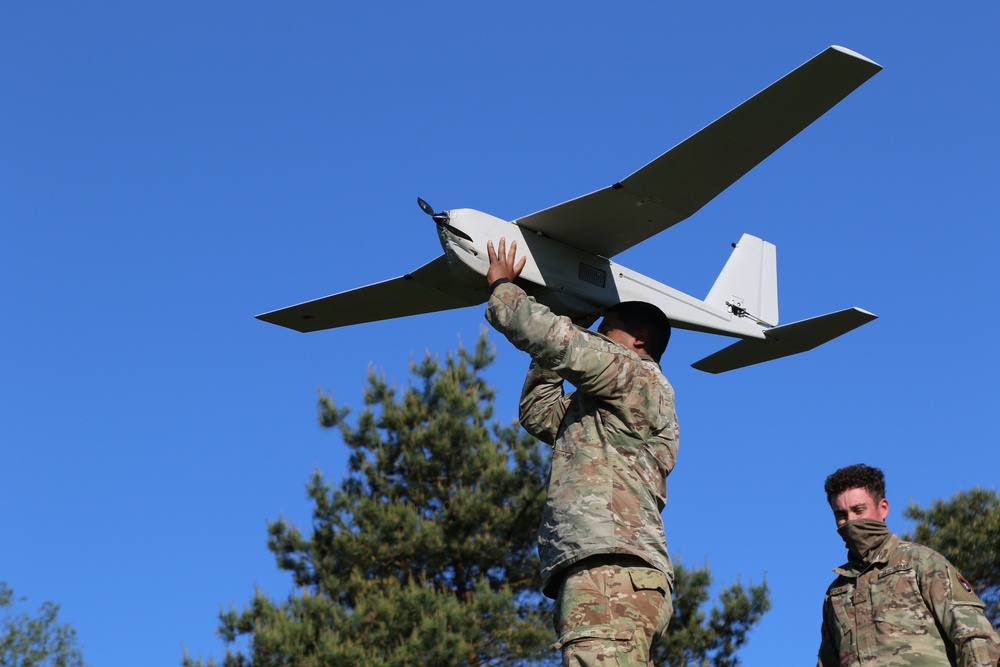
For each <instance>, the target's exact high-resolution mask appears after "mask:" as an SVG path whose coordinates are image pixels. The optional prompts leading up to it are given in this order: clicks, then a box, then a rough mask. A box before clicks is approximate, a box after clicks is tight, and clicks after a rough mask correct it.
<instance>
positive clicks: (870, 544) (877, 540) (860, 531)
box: [837, 519, 889, 563]
mask: <svg viewBox="0 0 1000 667" xmlns="http://www.w3.org/2000/svg"><path fill="white" fill-rule="evenodd" d="M837 533H839V534H840V537H842V538H843V540H844V544H846V545H847V551H848V555H849V556H850V557H851V558H852V559H855V560H860V561H861V562H863V563H867V562H869V561H868V559H869V558H870V557H871V556H872V555H874V553H875V552H876V551H878V548H879V547H880V546H882V543H883V542H885V539H886V538H887V537H889V527H888V526H887V525H885V522H884V521H879V520H878V519H854V520H853V521H848V522H847V523H845V524H844V525H843V526H841V527H840V528H838V529H837Z"/></svg>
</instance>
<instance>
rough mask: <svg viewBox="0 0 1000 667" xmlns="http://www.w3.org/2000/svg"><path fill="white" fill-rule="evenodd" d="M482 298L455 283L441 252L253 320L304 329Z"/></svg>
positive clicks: (425, 310)
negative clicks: (387, 275) (393, 274)
mask: <svg viewBox="0 0 1000 667" xmlns="http://www.w3.org/2000/svg"><path fill="white" fill-rule="evenodd" d="M485 301H486V290H485V289H483V290H475V289H472V288H469V287H466V286H465V285H463V284H461V283H460V282H458V281H457V280H456V279H455V275H454V274H453V273H452V272H451V270H449V268H448V263H447V261H446V260H445V256H444V255H441V256H440V257H438V258H437V259H435V260H433V261H431V262H428V263H427V264H424V265H423V266H421V267H420V268H419V269H417V270H416V271H414V272H412V273H407V274H406V275H405V276H400V277H399V278H393V279H392V280H386V281H383V282H380V283H375V284H374V285H368V286H367V287H359V288H357V289H352V290H348V291H346V292H340V293H339V294H333V295H331V296H326V297H323V298H321V299H315V300H313V301H306V302H305V303H300V304H298V305H296V306H289V307H288V308H282V309H280V310H272V311H271V312H269V313H264V314H262V315H257V319H258V320H263V321H265V322H270V323H271V324H277V325H279V326H283V327H288V328H289V329H295V330H296V331H301V332H303V333H308V332H310V331H320V330H322V329H333V328H335V327H346V326H348V325H350V324H361V323H362V322H376V321H378V320H389V319H392V318H394V317H405V316H407V315H420V314H421V313H433V312H436V311H439V310H451V309H453V308H464V307H465V306H475V305H476V304H480V303H484V302H485Z"/></svg>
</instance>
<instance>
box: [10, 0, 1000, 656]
mask: <svg viewBox="0 0 1000 667" xmlns="http://www.w3.org/2000/svg"><path fill="white" fill-rule="evenodd" d="M998 19H1000V8H998V6H997V5H996V3H989V2H967V3H957V4H956V3H951V4H943V3H931V2H923V1H921V2H907V3H902V2H878V3H861V2H838V3H829V2H815V3H804V2H758V3H745V2H702V3H653V2H624V3H597V2H589V1H586V0H585V1H582V2H575V3H568V2H560V3H527V2H520V1H519V0H515V1H514V2H508V3H499V4H496V5H486V4H482V3H460V2H435V3H420V4H419V6H417V5H412V6H411V5H410V4H409V3H391V2H367V3H355V4H351V5H346V4H344V3H319V2H299V3H273V2H256V1H248V2H228V1H220V2H213V3H201V2H199V3H195V2H170V3H165V2H151V3H131V2H100V1H99V2H93V3H70V2H48V1H45V0H41V1H39V2H32V3H5V4H4V5H3V6H2V7H0V56H2V60H3V62H4V67H2V68H0V90H2V95H0V296H2V300H3V315H2V318H3V319H2V322H3V330H4V333H3V340H4V348H5V354H4V355H3V356H2V362H0V363H2V366H0V402H2V405H3V411H2V422H0V423H2V427H0V440H2V442H0V470H2V472H3V484H2V485H0V508H2V510H3V516H4V528H5V529H4V538H3V548H2V549H0V580H5V581H6V582H7V583H8V584H9V585H10V586H11V587H12V588H13V589H14V591H15V592H16V593H17V594H19V595H24V596H27V597H28V599H29V603H30V604H31V605H32V606H37V605H38V604H40V603H41V602H42V601H43V600H53V601H56V602H58V603H59V604H61V605H62V612H61V616H62V618H63V619H64V620H66V621H69V622H71V623H73V625H74V626H76V628H77V630H78V632H79V638H80V641H81V643H82V644H83V647H84V655H85V657H86V659H87V660H88V662H90V663H92V664H94V665H100V666H102V667H113V666H116V665H133V664H135V663H136V660H141V662H142V663H143V664H145V665H149V666H150V667H158V666H160V665H163V666H166V665H177V664H179V662H180V659H181V655H182V645H183V646H186V647H187V649H188V650H189V651H190V652H191V653H192V654H194V655H198V654H202V655H204V656H208V655H215V656H221V655H222V654H223V653H224V645H223V644H222V643H221V641H220V640H219V639H218V638H217V637H216V636H215V635H214V629H215V627H216V623H217V620H216V616H217V614H218V611H219V609H220V606H222V607H228V606H229V605H230V604H235V605H237V606H242V605H243V604H244V603H245V602H246V601H247V600H248V599H249V598H250V597H251V596H252V594H253V591H254V587H255V585H256V586H260V587H261V588H262V589H263V590H264V591H266V592H267V593H269V594H271V595H272V596H273V597H276V598H282V597H284V596H285V595H287V593H288V592H289V590H290V580H289V578H288V577H287V576H286V575H285V574H283V573H281V572H279V571H278V570H277V568H276V566H275V564H274V560H273V558H272V556H271V554H270V553H269V552H268V551H267V549H266V546H265V540H266V532H265V531H266V524H267V522H268V521H269V520H273V519H275V518H277V517H279V516H284V517H287V518H289V519H291V520H292V521H294V522H296V523H298V524H299V525H302V526H303V527H307V526H308V524H309V516H310V514H309V512H310V505H309V504H308V502H307V499H306V496H305V483H306V481H307V478H308V476H309V474H310V473H311V471H312V470H313V469H314V468H316V467H319V468H320V469H321V470H322V471H323V472H324V473H325V474H326V475H327V476H328V477H329V478H331V479H332V480H334V481H335V480H338V479H340V478H341V477H342V475H343V474H344V470H345V468H344V465H345V461H346V451H345V448H344V446H343V445H342V444H341V443H340V441H339V439H338V436H337V435H336V434H335V433H333V432H325V431H322V430H321V429H320V428H319V426H318V425H317V423H316V419H315V414H316V412H315V411H316V391H317V389H318V388H320V387H322V388H324V389H326V390H328V391H329V392H330V393H332V394H333V396H334V397H335V398H336V399H337V401H338V402H340V403H342V404H345V405H352V406H359V405H360V403H361V387H362V385H363V381H364V376H365V373H366V371H367V369H368V367H369V365H374V366H375V367H378V368H381V369H384V372H385V374H386V375H387V377H389V378H391V379H394V380H395V381H396V382H397V383H405V382H406V381H407V380H408V378H409V375H408V371H407V364H408V361H409V360H410V359H411V358H413V357H419V356H421V355H423V354H424V352H425V351H427V350H430V351H431V352H434V353H441V352H444V351H445V350H447V349H450V348H454V346H455V345H456V343H457V341H458V339H459V337H460V338H461V339H462V340H463V341H466V342H467V343H468V344H472V343H473V342H474V341H475V339H476V336H477V335H478V332H479V331H480V328H481V327H482V326H483V322H484V320H483V317H482V311H481V309H479V308H473V309H466V310H460V311H453V312H450V313H442V314H435V315H425V316H421V317H417V318H411V319H409V320H405V321H392V322H382V323H373V324H366V325H361V326H358V327H354V328H347V329H340V330H334V331H328V332H320V333H315V334H309V335H302V334H298V333H295V332H291V331H288V330H284V329H281V328H278V327H275V326H272V325H269V324H265V323H262V322H259V321H257V320H255V319H253V315H255V314H257V313H260V312H264V311H268V310H272V309H274V308H278V307H281V306H285V305H289V304H292V303H296V302H299V301H304V300H307V299H311V298H315V297H319V296H324V295H326V294H330V293H333V292H338V291H341V290H344V289H348V288H351V287H355V286H359V285H363V284H367V283H371V282H376V281H379V280H383V279H386V278H390V277H394V276H397V275H400V274H402V273H405V272H407V271H409V270H412V269H414V268H416V267H418V266H420V265H421V264H423V263H424V262H425V261H427V260H429V259H431V258H433V257H435V256H437V254H438V253H439V252H440V247H439V246H438V243H437V239H436V235H435V233H434V229H433V226H432V224H431V223H430V221H429V220H428V219H427V218H426V216H424V215H423V214H422V213H421V212H420V210H419V209H418V208H417V205H416V202H415V200H416V197H417V196H421V197H423V198H425V199H426V200H428V201H429V202H430V203H431V204H432V205H434V206H435V207H436V208H438V209H448V208H459V207H472V208H476V209H479V210H483V211H486V212H488V213H492V214H494V215H497V216H499V217H502V218H506V219H513V218H517V217H519V216H523V215H526V214H528V213H532V212H534V211H537V210H540V209H542V208H545V207H548V206H551V205H553V204H556V203H559V202H562V201H564V200H566V199H570V198H573V197H576V196H579V195H581V194H584V193H587V192H590V191H593V190H596V189H598V188H601V187H604V186H606V185H609V184H611V183H613V182H615V181H617V180H619V179H621V178H622V177H624V176H626V175H628V174H629V173H631V172H632V171H634V170H635V169H637V168H638V167H640V166H642V165H643V164H645V163H646V162H648V161H649V160H651V159H652V158H654V157H656V156H657V155H659V154H660V153H662V152H663V151H665V150H667V149H668V148H670V147H671V146H673V145H674V144H676V143H677V142H679V141H681V140H683V139H684V138H686V137H687V136H688V135H690V134H692V133H693V132H695V131H697V130H698V129H700V128H701V127H703V126H704V125H706V124H708V123H709V122H711V121H712V120H714V119H715V118H716V117H718V116H720V115H721V114H723V113H725V112H726V111H728V110H729V109H731V108H732V107H734V106H736V105H737V104H739V103H740V102H742V101H743V100H744V99H746V98H747V97H749V96H750V95H752V94H754V93H756V92H757V91H758V90H760V89H761V88H763V87H765V86H766V85H768V84H770V83H771V82H772V81H774V80H776V79H777V78H779V77H780V76H782V75H784V74H785V73H787V72H788V71H790V70H791V69H793V68H794V67H796V66H798V65H799V64H801V63H802V62H804V61H806V60H807V59H808V58H810V57H812V56H813V55H815V54H816V53H818V52H820V51H821V50H823V49H824V48H826V47H827V46H829V45H830V44H840V45H843V46H846V47H848V48H851V49H854V50H856V51H858V52H860V53H862V54H864V55H866V56H868V57H869V58H871V59H873V60H875V61H877V62H879V63H880V64H881V65H883V67H884V68H885V70H884V71H883V72H881V73H880V74H878V75H877V76H875V77H874V78H873V79H872V80H870V81H869V82H868V83H866V84H865V85H864V86H862V87H861V88H860V89H859V90H858V91H857V92H855V93H854V94H853V95H851V96H850V97H848V98H847V99H846V100H845V101H844V102H843V103H841V104H840V105H838V106H837V107H835V108H834V109H833V110H832V111H831V112H830V113H829V114H828V115H826V116H824V117H823V118H821V119H820V120H819V121H818V122H816V123H815V124H814V125H812V126H811V127H809V128H807V129H806V130H805V131H804V132H803V133H802V134H801V135H799V136H798V137H796V138H795V139H793V140H792V141H791V142H790V143H789V144H788V145H786V146H785V147H784V148H782V149H781V150H779V151H778V152H777V153H776V154H774V155H773V156H772V157H771V158H769V159H768V160H767V161H765V162H764V163H763V164H762V165H760V166H759V167H758V168H756V169H755V170H754V171H752V172H751V173H750V174H748V175H747V176H746V177H744V178H743V179H741V180H740V181H739V182H738V183H736V184H735V185H734V186H733V187H731V188H730V189H729V190H727V191H726V192H725V193H723V194H722V195H721V196H719V197H718V198H717V199H716V200H714V201H713V202H711V203H710V204H709V205H708V206H706V207H705V208H704V209H702V210H701V211H700V212H698V213H697V214H696V215H695V216H693V217H692V218H690V219H689V220H687V221H685V222H684V223H682V224H680V225H678V226H677V227H674V228H673V229H671V230H669V231H667V232H665V233H663V234H661V235H659V236H657V237H654V238H653V239H651V240H650V241H648V242H646V243H644V244H642V245H641V246H639V247H636V248H634V249H632V250H629V251H627V252H626V253H623V254H622V255H620V256H618V257H616V261H620V262H621V263H623V264H625V265H627V266H629V267H631V268H635V269H637V270H640V271H642V272H644V273H647V274H648V275H651V276H653V277H655V278H657V279H659V280H661V281H663V282H665V283H667V284H670V285H672V286H674V287H677V288H678V289H681V290H683V291H685V292H688V293H690V294H693V295H695V296H698V297H703V296H704V295H705V294H706V293H707V292H708V289H709V287H710V286H711V284H712V281H713V280H714V278H715V276H716V274H717V273H718V271H719V270H720V269H721V267H722V265H723V264H724V262H725V260H726V258H727V257H728V254H729V250H730V246H729V244H730V243H731V242H733V241H735V240H737V239H738V238H739V236H740V234H742V233H743V232H749V233H752V234H754V235H757V236H760V237H761V238H764V239H766V240H768V241H771V242H773V243H775V244H776V245H777V248H778V267H779V293H780V306H781V315H782V321H783V322H791V321H794V320H797V319H803V318H806V317H811V316H814V315H819V314H822V313H825V312H828V311H832V310H838V309H841V308H846V307H850V306H859V307H862V308H865V309H867V310H870V311H872V312H874V313H875V314H877V315H878V316H879V319H878V320H876V321H875V322H873V323H871V324H869V325H866V326H865V327H863V328H861V329H859V330H857V331H855V332H852V333H850V334H848V335H847V336H845V337H843V338H840V339H837V340H835V341H833V342H832V343H829V344H827V345H825V346H823V347H821V348H819V349H817V350H814V351H812V352H810V353H807V354H803V355H799V356H795V357H790V358H787V359H782V360H778V361H774V362H771V363H768V364H764V365H761V366H756V367H751V368H747V369H742V370H738V371H734V372H732V373H728V374H724V375H718V376H712V375H707V374H704V373H700V372H698V371H695V370H693V369H691V368H690V366H689V364H691V363H692V362H694V361H696V360H698V359H700V358H702V357H703V356H706V355H707V354H709V353H711V352H713V351H715V350H716V349H719V348H721V347H723V346H724V345H725V344H726V343H727V342H728V341H727V340H726V339H721V338H718V337H714V336H710V335H704V334H695V333H690V332H678V333H677V334H676V335H675V337H674V340H673V341H672V343H671V348H670V349H669V350H668V352H667V355H666V357H665V363H664V370H665V372H666V374H667V376H668V377H669V378H670V379H671V381H672V383H673V384H674V387H675V389H676V391H677V397H678V398H677V402H678V412H679V415H680V419H681V429H682V439H681V451H680V456H679V460H678V465H677V468H676V469H675V471H674V474H673V475H672V476H671V477H670V480H669V491H670V500H669V503H668V506H667V509H666V511H665V512H664V520H665V523H666V527H667V537H668V542H669V544H670V548H671V551H672V553H674V554H680V555H681V558H682V560H683V562H685V563H688V564H691V565H700V564H703V563H704V562H705V561H707V562H708V563H709V564H710V566H711V568H712V571H713V573H714V574H715V577H716V580H717V582H718V583H720V584H726V583H730V582H732V581H734V580H736V579H737V578H740V579H741V580H742V581H743V582H744V583H749V582H751V581H753V582H759V581H760V580H761V579H762V578H763V577H764V576H765V575H766V577H767V581H768V583H769V584H770V585H771V588H772V599H773V610H772V611H771V612H769V613H768V614H767V615H766V616H765V617H764V619H763V621H762V622H761V623H760V625H759V626H758V627H757V629H755V630H754V632H753V634H752V635H751V640H750V643H749V644H748V646H747V647H746V648H745V649H743V651H742V652H741V656H742V660H743V664H744V665H748V666H749V667H762V666H765V665H773V664H775V663H776V662H777V663H779V664H802V663H805V664H810V663H811V661H813V660H814V656H815V651H816V646H817V641H818V636H819V633H818V629H819V620H820V619H819V615H820V614H819V612H820V606H821V602H822V593H823V590H824V589H825V587H826V585H827V583H828V582H829V580H830V578H831V576H832V575H831V573H830V568H831V567H833V566H835V565H837V564H839V563H840V562H841V561H842V559H843V555H844V550H843V545H842V542H841V541H840V538H839V537H838V536H837V534H836V532H835V527H834V523H833V520H832V516H831V515H830V512H829V509H828V508H827V507H826V506H825V503H824V498H823V494H822V484H823V480H824V478H825V477H826V475H827V474H829V473H830V472H832V471H833V470H834V469H836V468H837V467H839V466H842V465H846V464H850V463H856V462H859V461H863V462H866V463H869V464H872V465H878V466H880V467H882V468H883V469H884V470H885V472H886V474H887V477H888V483H889V489H888V490H889V500H890V503H891V509H890V518H889V523H890V527H891V528H893V529H895V530H898V531H902V530H905V529H906V528H908V527H909V526H908V524H907V522H905V521H904V520H903V519H902V516H901V513H902V510H903V508H904V507H905V506H906V504H907V502H908V501H909V500H910V499H913V500H916V501H917V502H919V503H921V504H923V505H926V504H928V503H929V502H930V501H931V500H932V499H934V498H939V497H950V496H952V495H953V494H954V493H955V492H957V491H958V490H959V489H968V488H971V487H973V486H976V485H980V486H985V487H992V486H994V485H995V484H996V475H997V463H998V462H1000V455H998V453H997V445H998V442H997V436H996V431H995V426H994V423H993V420H994V418H993V417H991V416H990V415H991V414H994V412H993V409H994V404H995V403H996V401H997V399H998V398H1000V394H998V390H997V388H996V387H997V385H996V378H997V377H998V371H1000V368H998V365H1000V364H998V358H997V353H996V347H995V339H994V335H995V334H994V333H991V332H995V330H996V329H997V327H998V325H1000V311H998V310H997V308H996V307H995V305H996V304H995V301H996V298H995V297H996V294H995V286H994V285H993V284H992V283H991V282H990V280H991V278H990V277H991V276H993V275H994V274H995V269H996V248H997V247H998V246H1000V231H998V226H997V224H996V221H997V213H998V205H997V195H996V191H997V188H996V183H997V180H998V179H997V177H998V175H1000V174H998V158H997V155H998V154H1000V145H998V144H1000V142H998V134H997V132H996V129H995V123H996V109H997V108H998V106H1000V85H997V84H998V81H997V71H998V66H1000V44H998V42H997V40H996V34H995V33H996V25H997V24H998ZM490 336H491V338H492V339H493V340H494V341H496V342H497V351H498V356H497V363H496V364H495V365H494V366H493V367H492V368H491V369H490V371H489V378H490V380H491V381H492V382H493V383H494V384H495V385H496V387H497V389H498V415H499V416H500V417H501V418H502V419H503V420H508V419H513V418H514V417H515V415H516V402H517V395H518V392H519V389H520V385H521V381H522V375H523V372H524V370H525V369H526V366H527V358H526V357H525V356H524V355H523V354H522V353H520V352H517V351H515V350H513V349H512V348H510V347H509V346H508V345H507V344H506V343H505V342H504V341H502V340H500V339H499V338H498V337H497V336H496V335H494V334H493V333H492V332H491V334H490Z"/></svg>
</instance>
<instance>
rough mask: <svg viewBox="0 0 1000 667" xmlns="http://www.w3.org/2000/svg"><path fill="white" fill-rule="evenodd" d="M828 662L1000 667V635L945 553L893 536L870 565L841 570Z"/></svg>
mask: <svg viewBox="0 0 1000 667" xmlns="http://www.w3.org/2000/svg"><path fill="white" fill-rule="evenodd" d="M834 572H836V573H837V574H839V575H840V576H838V577H837V579H835V580H834V582H833V583H832V584H830V587H829V588H828V589H827V591H826V599H825V600H824V602H823V638H822V642H821V644H820V649H819V662H818V663H817V664H818V665H819V666H820V667H833V666H834V665H840V666H842V667H854V666H855V665H873V666H878V667H883V666H892V667H895V666H897V665H899V666H900V667H903V666H906V667H924V666H930V665H958V666H960V667H996V665H997V663H998V661H1000V637H998V635H997V632H996V631H995V630H994V629H993V627H992V626H991V625H990V623H989V621H988V620H987V619H986V616H985V615H984V614H983V603H982V602H980V600H979V598H978V597H976V595H975V594H974V593H973V592H972V590H971V587H969V585H968V582H966V581H965V579H964V578H962V576H961V575H959V574H958V572H957V571H956V570H955V567H954V566H953V565H952V564H951V563H949V562H948V561H947V560H946V559H945V558H944V556H942V555H941V554H939V553H937V552H936V551H934V550H933V549H929V548H927V547H925V546H922V545H919V544H913V543H912V542H903V541H902V540H900V539H899V537H897V536H896V535H889V537H888V538H887V539H886V541H885V542H884V543H883V544H882V546H881V547H880V548H879V550H878V552H877V553H876V554H875V556H874V557H873V558H872V562H871V563H870V564H859V563H856V562H853V561H852V562H850V563H847V564H845V565H842V566H841V567H838V568H835V569H834Z"/></svg>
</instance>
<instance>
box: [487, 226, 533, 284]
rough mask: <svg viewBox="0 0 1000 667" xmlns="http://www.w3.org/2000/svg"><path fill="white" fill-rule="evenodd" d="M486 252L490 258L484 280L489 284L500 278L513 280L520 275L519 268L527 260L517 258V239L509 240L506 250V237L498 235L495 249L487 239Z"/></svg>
mask: <svg viewBox="0 0 1000 667" xmlns="http://www.w3.org/2000/svg"><path fill="white" fill-rule="evenodd" d="M486 253H487V255H488V257H489V260H490V268H489V270H488V271H487V272H486V282H487V283H488V284H490V285H492V284H493V283H494V281H497V280H500V279H501V278H506V279H507V280H509V281H511V282H514V279H515V278H517V277H518V276H519V275H521V270H522V269H523V268H524V264H525V262H527V261H528V258H527V257H522V258H521V259H520V260H517V259H516V255H517V241H511V242H510V250H507V239H506V238H504V237H503V236H501V237H500V244H499V246H498V247H497V248H496V249H494V247H493V241H487V242H486Z"/></svg>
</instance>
